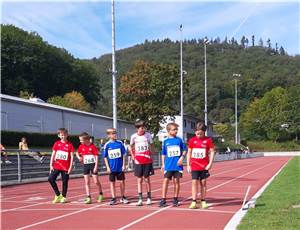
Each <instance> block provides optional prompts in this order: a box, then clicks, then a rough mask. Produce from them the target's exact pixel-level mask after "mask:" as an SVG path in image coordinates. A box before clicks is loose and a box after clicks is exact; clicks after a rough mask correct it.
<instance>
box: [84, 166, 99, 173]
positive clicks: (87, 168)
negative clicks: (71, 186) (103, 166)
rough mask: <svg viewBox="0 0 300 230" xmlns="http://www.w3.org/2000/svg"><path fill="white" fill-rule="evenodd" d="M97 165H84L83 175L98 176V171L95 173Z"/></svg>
mask: <svg viewBox="0 0 300 230" xmlns="http://www.w3.org/2000/svg"><path fill="white" fill-rule="evenodd" d="M94 168H95V163H94V164H84V165H83V175H90V174H92V175H98V170H97V172H96V173H94Z"/></svg>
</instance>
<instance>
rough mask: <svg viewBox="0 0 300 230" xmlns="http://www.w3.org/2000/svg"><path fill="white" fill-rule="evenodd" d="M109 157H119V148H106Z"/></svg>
mask: <svg viewBox="0 0 300 230" xmlns="http://www.w3.org/2000/svg"><path fill="white" fill-rule="evenodd" d="M108 157H109V159H116V158H120V157H121V149H109V150H108Z"/></svg>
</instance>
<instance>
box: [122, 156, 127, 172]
mask: <svg viewBox="0 0 300 230" xmlns="http://www.w3.org/2000/svg"><path fill="white" fill-rule="evenodd" d="M125 160H126V155H125V154H124V155H123V165H122V171H123V172H124V171H125Z"/></svg>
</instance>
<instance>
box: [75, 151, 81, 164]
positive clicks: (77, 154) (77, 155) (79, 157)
mask: <svg viewBox="0 0 300 230" xmlns="http://www.w3.org/2000/svg"><path fill="white" fill-rule="evenodd" d="M76 157H77V159H78V160H79V161H80V162H81V161H82V157H81V155H80V154H79V152H78V151H77V152H76Z"/></svg>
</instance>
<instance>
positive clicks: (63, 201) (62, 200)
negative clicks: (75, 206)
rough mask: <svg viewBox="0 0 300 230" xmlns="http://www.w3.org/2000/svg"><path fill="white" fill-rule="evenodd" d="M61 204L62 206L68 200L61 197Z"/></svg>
mask: <svg viewBox="0 0 300 230" xmlns="http://www.w3.org/2000/svg"><path fill="white" fill-rule="evenodd" d="M60 203H62V204H64V203H67V198H66V197H64V196H62V195H61V198H60Z"/></svg>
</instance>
